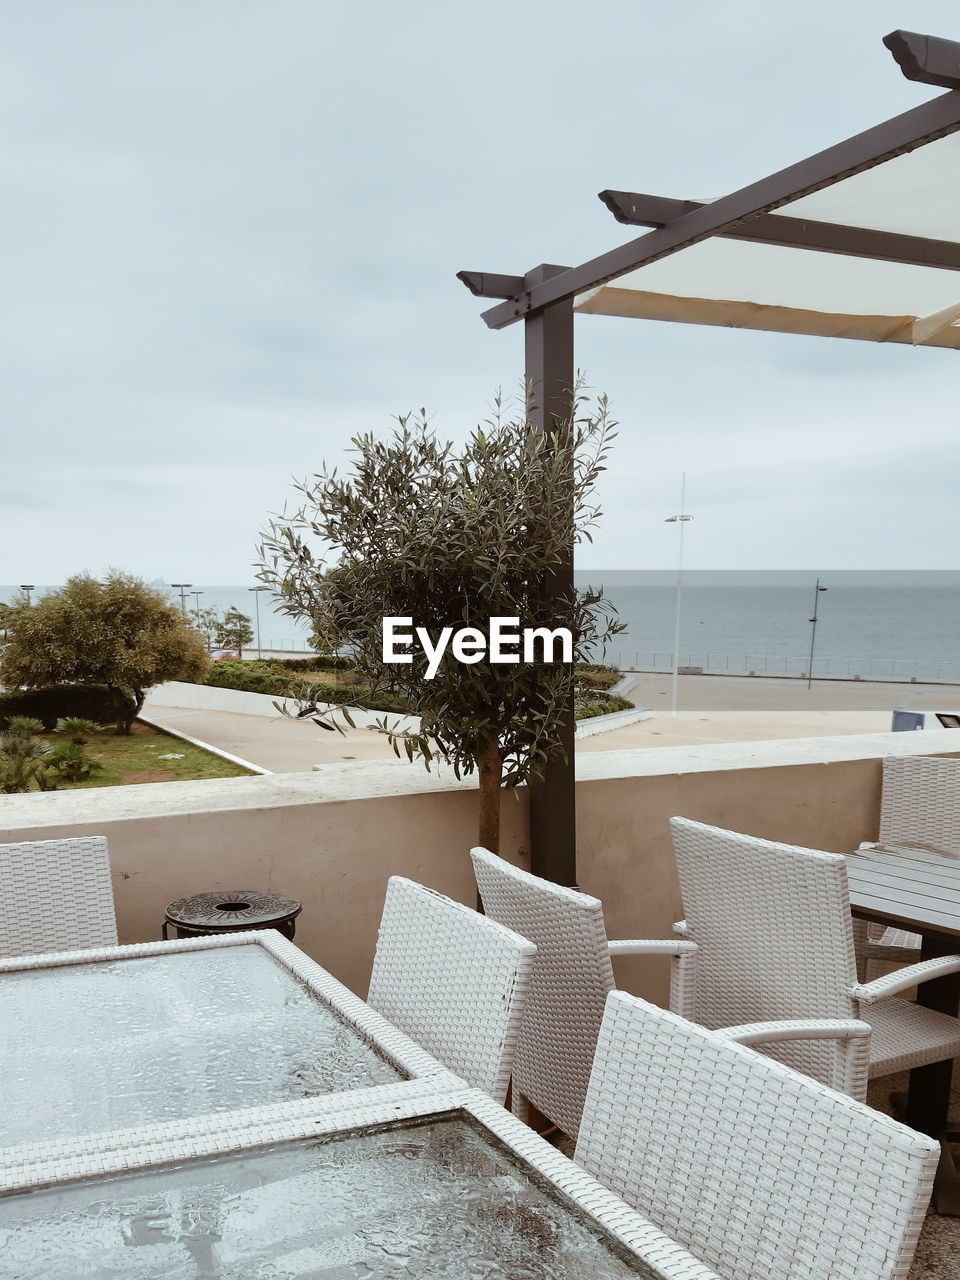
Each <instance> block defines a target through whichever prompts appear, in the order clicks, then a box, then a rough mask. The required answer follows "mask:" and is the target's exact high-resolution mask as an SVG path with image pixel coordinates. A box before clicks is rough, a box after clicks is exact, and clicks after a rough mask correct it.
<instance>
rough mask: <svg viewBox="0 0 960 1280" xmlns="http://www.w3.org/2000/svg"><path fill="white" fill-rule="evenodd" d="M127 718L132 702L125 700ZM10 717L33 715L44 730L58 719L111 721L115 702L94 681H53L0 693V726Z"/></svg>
mask: <svg viewBox="0 0 960 1280" xmlns="http://www.w3.org/2000/svg"><path fill="white" fill-rule="evenodd" d="M128 707H129V710H130V714H131V718H132V716H133V714H134V712H135V704H134V701H133V699H132V698H130V699H129V702H128ZM11 716H33V717H35V718H36V719H37V720H39V721H40V722H41V723H42V725H43V727H44V729H46V730H48V731H50V730H52V729H55V728H56V725H57V721H58V720H60V719H62V718H65V717H67V718H76V719H83V720H92V721H94V723H95V724H114V723H115V722H116V718H117V713H116V705H115V703H113V702H112V701H111V695H110V692H109V691H108V690H107V688H106V687H105V686H104V685H98V684H55V685H47V686H46V688H43V689H14V690H10V691H9V692H7V693H0V729H5V728H6V727H7V725H8V724H9V723H10V718H11Z"/></svg>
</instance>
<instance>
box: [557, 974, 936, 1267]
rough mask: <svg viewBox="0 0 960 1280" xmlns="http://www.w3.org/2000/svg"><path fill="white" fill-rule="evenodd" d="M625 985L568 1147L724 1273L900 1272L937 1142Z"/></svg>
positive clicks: (926, 1194)
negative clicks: (660, 1006) (573, 1140)
mask: <svg viewBox="0 0 960 1280" xmlns="http://www.w3.org/2000/svg"><path fill="white" fill-rule="evenodd" d="M740 1034H741V1031H740V1030H739V1029H735V1028H732V1029H730V1030H729V1031H728V1032H715V1031H714V1032H711V1031H707V1030H705V1029H704V1028H703V1027H698V1026H695V1025H693V1024H692V1023H690V1022H687V1021H686V1020H685V1019H682V1018H679V1017H677V1016H676V1015H674V1014H672V1013H667V1012H665V1011H664V1010H662V1009H657V1008H656V1007H655V1006H653V1005H650V1004H647V1003H646V1002H645V1001H643V1000H639V999H637V998H636V997H635V996H630V995H627V994H625V993H624V992H616V993H615V994H613V995H611V996H610V997H609V998H608V1001H607V1009H606V1014H605V1016H604V1020H603V1026H602V1029H601V1032H600V1039H599V1043H598V1046H597V1054H596V1061H595V1065H594V1068H593V1074H592V1076H591V1078H590V1088H589V1091H588V1093H587V1099H586V1103H585V1105H584V1109H583V1121H582V1124H581V1128H580V1137H579V1140H578V1142H577V1147H576V1152H575V1155H574V1159H575V1161H576V1162H577V1163H578V1164H580V1165H581V1166H582V1167H583V1168H584V1169H586V1170H587V1172H588V1173H591V1174H593V1176H594V1177H595V1178H596V1179H597V1180H598V1181H599V1182H601V1183H603V1184H604V1185H605V1186H607V1187H609V1188H610V1189H611V1190H612V1191H615V1192H616V1193H617V1194H618V1195H620V1196H622V1197H623V1199H624V1200H626V1201H627V1202H628V1203H629V1204H631V1205H633V1206H634V1207H635V1208H636V1209H637V1210H638V1211H639V1212H640V1213H642V1214H643V1215H644V1216H645V1217H648V1218H650V1219H651V1221H652V1222H653V1223H654V1224H655V1225H656V1226H657V1227H659V1228H660V1229H661V1230H662V1231H664V1232H665V1233H666V1234H667V1235H668V1236H670V1237H671V1238H672V1239H674V1240H676V1241H677V1242H678V1243H679V1244H681V1245H683V1246H684V1247H685V1248H686V1249H689V1251H690V1252H691V1253H692V1254H693V1255H694V1256H695V1257H697V1258H699V1259H700V1261H701V1262H703V1263H705V1264H706V1265H707V1266H709V1267H712V1268H714V1270H716V1271H717V1272H718V1273H719V1274H720V1275H722V1276H724V1277H725V1280H757V1277H760V1276H762V1277H763V1280H838V1278H839V1277H846V1278H848V1280H854V1278H856V1280H904V1277H906V1275H907V1272H908V1271H909V1268H910V1261H911V1258H912V1257H913V1253H914V1249H915V1248H916V1244H917V1238H918V1236H919V1234H920V1228H921V1226H922V1224H923V1217H924V1211H925V1209H926V1207H927V1203H928V1201H929V1199H930V1192H931V1188H932V1185H933V1177H934V1173H935V1171H936V1167H937V1158H938V1155H939V1151H940V1148H939V1144H938V1143H937V1142H935V1141H934V1140H933V1139H932V1138H928V1137H926V1136H925V1135H923V1134H918V1133H915V1132H914V1131H913V1130H911V1129H907V1128H906V1127H905V1126H903V1125H900V1124H898V1123H897V1122H896V1121H895V1120H891V1119H890V1118H889V1117H888V1116H885V1115H882V1114H881V1113H880V1112H877V1111H873V1110H871V1109H870V1108H868V1107H865V1106H863V1105H861V1104H860V1103H858V1102H855V1101H854V1100H853V1099H851V1098H849V1097H846V1096H844V1095H843V1094H841V1093H837V1092H835V1091H834V1090H832V1089H828V1088H826V1087H825V1086H824V1085H822V1084H819V1083H817V1082H816V1081H813V1080H811V1079H809V1078H808V1077H806V1076H802V1075H800V1074H798V1073H797V1072H795V1071H792V1070H791V1069H790V1068H789V1067H785V1066H783V1065H782V1064H781V1063H779V1062H774V1061H772V1060H771V1059H769V1058H766V1057H762V1056H760V1055H759V1054H756V1053H754V1052H753V1051H752V1050H751V1049H748V1048H745V1047H743V1045H742V1044H738V1043H733V1042H732V1041H736V1040H737V1039H738V1038H739V1036H740Z"/></svg>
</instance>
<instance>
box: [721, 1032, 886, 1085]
mask: <svg viewBox="0 0 960 1280" xmlns="http://www.w3.org/2000/svg"><path fill="white" fill-rule="evenodd" d="M870 1031H871V1027H870V1024H869V1022H861V1021H860V1020H859V1019H855V1018H796V1019H791V1020H790V1021H786V1022H750V1023H745V1024H744V1025H743V1026H740V1027H724V1028H723V1029H722V1030H720V1031H715V1032H714V1035H717V1036H719V1037H720V1038H721V1040H731V1041H733V1043H734V1044H744V1045H763V1044H776V1043H778V1042H782V1041H784V1040H837V1041H839V1044H838V1045H837V1049H838V1052H837V1057H836V1061H835V1062H834V1063H833V1065H832V1068H831V1071H830V1076H831V1078H830V1080H829V1082H828V1083H829V1084H830V1085H831V1086H832V1087H833V1088H834V1089H838V1090H839V1091H840V1092H841V1093H848V1094H850V1096H851V1097H852V1098H856V1099H857V1101H858V1102H866V1100H867V1079H868V1076H869V1074H870ZM761 1052H762V1050H761Z"/></svg>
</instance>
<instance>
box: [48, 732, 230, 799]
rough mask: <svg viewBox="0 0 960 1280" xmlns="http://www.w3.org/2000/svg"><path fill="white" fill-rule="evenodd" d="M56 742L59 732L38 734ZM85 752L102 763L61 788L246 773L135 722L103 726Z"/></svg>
mask: <svg viewBox="0 0 960 1280" xmlns="http://www.w3.org/2000/svg"><path fill="white" fill-rule="evenodd" d="M40 736H42V737H43V738H44V739H45V740H46V741H47V742H49V743H51V744H52V745H53V746H56V744H57V743H58V742H62V741H63V735H62V734H59V733H45V734H42V735H40ZM87 754H88V755H90V756H92V757H93V758H94V759H95V760H99V762H100V764H101V765H102V766H103V768H102V769H100V770H99V771H98V772H97V773H95V774H93V775H92V777H90V778H88V779H87V781H86V782H65V781H64V782H61V783H60V788H59V789H60V790H61V791H79V790H80V789H81V788H83V787H123V786H128V785H130V784H131V783H135V782H189V781H192V780H194V779H197V778H237V777H240V776H249V775H250V770H249V769H243V768H241V767H240V765H238V764H232V763H231V762H230V761H229V760H221V758H220V757H219V756H215V755H213V754H212V753H211V752H209V751H204V750H202V749H201V748H200V747H194V746H192V745H191V744H190V743H189V742H183V741H182V740H181V739H180V738H173V737H171V736H170V735H169V734H166V733H160V732H158V730H156V729H151V728H149V727H148V726H147V725H145V724H140V723H139V722H138V723H136V724H134V726H133V732H132V733H131V734H130V735H129V736H122V735H119V734H115V733H114V732H113V731H112V730H111V729H105V730H104V731H103V732H102V733H98V734H97V735H96V737H94V738H91V739H90V741H89V742H88V743H87Z"/></svg>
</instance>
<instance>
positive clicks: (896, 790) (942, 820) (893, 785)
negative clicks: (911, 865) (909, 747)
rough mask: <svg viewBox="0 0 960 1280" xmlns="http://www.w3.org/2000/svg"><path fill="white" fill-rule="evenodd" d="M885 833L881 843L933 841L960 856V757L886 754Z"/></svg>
mask: <svg viewBox="0 0 960 1280" xmlns="http://www.w3.org/2000/svg"><path fill="white" fill-rule="evenodd" d="M879 838H880V843H881V844H902V845H907V846H917V845H919V846H930V847H933V848H936V849H944V850H947V851H948V852H950V853H955V854H956V855H957V856H958V857H960V758H957V759H953V758H951V757H950V756H901V757H899V758H897V757H892V756H891V757H888V758H887V759H886V760H884V762H883V793H882V797H881V801H880V837H879Z"/></svg>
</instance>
